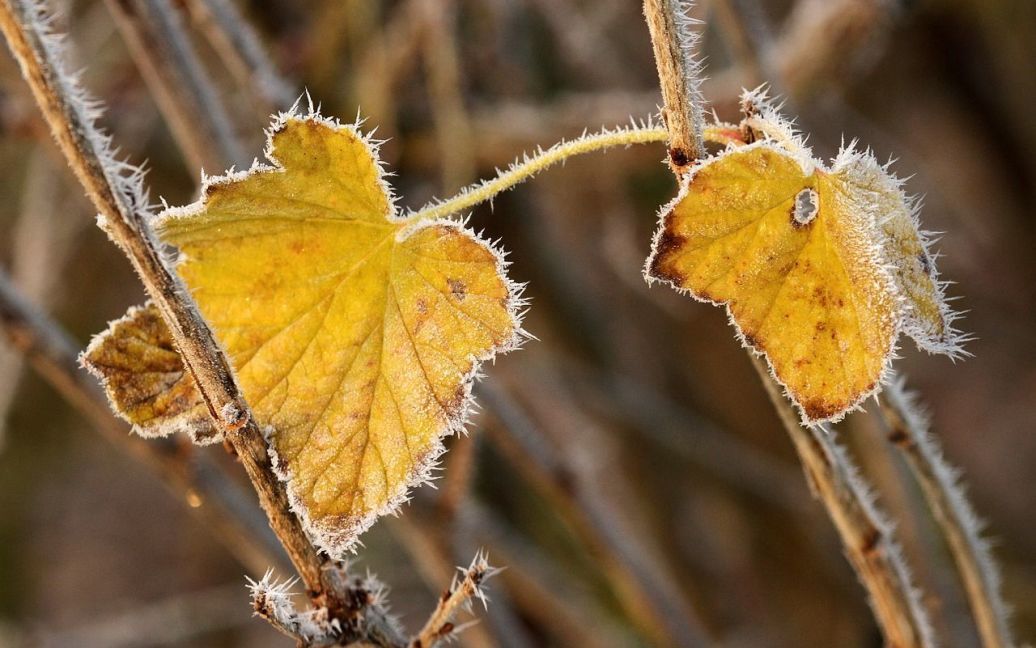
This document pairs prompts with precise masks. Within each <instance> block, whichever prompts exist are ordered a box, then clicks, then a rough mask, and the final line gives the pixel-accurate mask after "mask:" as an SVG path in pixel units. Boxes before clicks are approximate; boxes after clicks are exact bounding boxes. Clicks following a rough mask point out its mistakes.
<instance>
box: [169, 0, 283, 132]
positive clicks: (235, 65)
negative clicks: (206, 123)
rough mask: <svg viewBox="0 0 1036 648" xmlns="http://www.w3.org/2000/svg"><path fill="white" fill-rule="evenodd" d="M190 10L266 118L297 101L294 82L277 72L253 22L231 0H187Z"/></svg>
mask: <svg viewBox="0 0 1036 648" xmlns="http://www.w3.org/2000/svg"><path fill="white" fill-rule="evenodd" d="M185 4H186V5H187V11H188V12H189V13H190V16H191V19H192V20H193V21H194V22H195V24H197V25H198V26H199V27H200V28H201V31H202V32H203V33H204V34H205V37H206V38H207V39H208V41H209V42H210V43H211V44H212V47H213V48H214V49H215V50H216V52H218V53H219V56H220V58H222V59H223V63H224V65H226V67H227V69H228V70H229V71H230V73H231V74H232V75H234V77H235V78H236V79H237V82H238V84H239V85H240V86H242V87H244V88H246V89H248V91H249V93H250V94H251V95H252V97H253V98H254V99H255V100H256V111H257V112H258V113H259V117H260V118H261V119H263V121H264V122H265V120H266V119H267V118H268V117H269V115H270V113H272V112H276V111H278V110H284V109H285V108H287V107H288V106H290V105H291V102H292V101H294V100H295V97H296V93H295V90H294V88H293V86H292V84H291V83H289V82H288V81H287V80H286V79H284V77H282V76H281V75H280V73H279V72H278V71H277V68H276V66H275V65H274V63H273V61H272V60H271V59H270V57H269V55H268V54H267V52H266V50H265V49H264V48H263V44H262V42H260V40H259V36H258V35H257V34H256V32H255V30H254V29H252V25H251V23H249V22H248V20H247V19H246V18H245V17H244V16H242V15H241V12H240V11H238V8H237V5H235V4H234V2H232V1H231V0H187V2H186V3H185Z"/></svg>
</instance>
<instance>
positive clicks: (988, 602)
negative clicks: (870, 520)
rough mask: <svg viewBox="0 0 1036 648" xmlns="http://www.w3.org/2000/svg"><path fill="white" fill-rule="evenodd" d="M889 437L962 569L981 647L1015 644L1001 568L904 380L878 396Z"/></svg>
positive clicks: (956, 472)
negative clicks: (915, 481) (1003, 590)
mask: <svg viewBox="0 0 1036 648" xmlns="http://www.w3.org/2000/svg"><path fill="white" fill-rule="evenodd" d="M878 400H879V402H880V404H881V416H882V419H883V420H884V422H885V426H886V428H887V431H888V440H889V441H890V442H891V443H892V445H893V446H894V447H895V448H896V449H897V450H899V452H900V453H901V454H902V456H903V458H904V459H905V460H906V463H907V465H908V466H909V467H910V471H911V472H912V473H913V474H914V478H915V479H917V482H918V484H920V486H921V492H923V493H924V497H925V500H926V501H927V502H928V506H929V508H930V509H931V510H932V513H933V515H934V517H935V520H936V522H937V523H938V524H939V528H940V529H941V530H942V533H943V536H944V538H945V540H946V544H947V546H948V547H949V550H950V553H951V554H952V555H953V560H954V561H955V562H956V563H957V569H958V570H960V575H961V579H962V580H963V581H964V590H965V592H966V593H967V596H968V601H969V603H970V605H971V611H972V614H974V616H975V624H976V626H978V631H979V635H980V637H981V638H982V644H983V645H984V646H996V647H998V648H1009V647H1010V646H1014V645H1015V642H1014V638H1013V637H1012V634H1011V627H1010V625H1009V624H1008V617H1009V612H1008V607H1007V604H1006V603H1005V602H1004V600H1003V598H1002V597H1001V596H1000V570H999V568H998V567H997V564H996V560H995V559H994V558H993V554H992V551H991V550H990V546H989V542H988V541H986V540H985V539H983V538H982V522H981V521H980V520H979V518H978V516H977V515H976V514H975V510H974V509H973V508H972V506H971V503H970V502H969V501H968V499H967V496H966V494H965V492H964V487H963V486H962V485H961V483H960V471H959V470H957V469H956V468H954V467H953V466H951V465H949V464H948V463H947V462H946V458H945V457H944V456H943V452H942V449H941V448H940V447H939V443H938V441H937V440H936V438H935V437H934V436H933V435H932V434H931V433H930V432H929V430H928V421H927V419H926V416H925V415H924V413H923V412H921V410H920V409H919V407H918V405H917V403H916V402H915V398H914V396H913V394H910V393H909V392H907V391H906V390H905V389H904V381H902V380H894V381H893V382H892V384H890V385H889V386H888V387H886V388H885V391H884V393H882V395H881V396H880V397H879V399H878Z"/></svg>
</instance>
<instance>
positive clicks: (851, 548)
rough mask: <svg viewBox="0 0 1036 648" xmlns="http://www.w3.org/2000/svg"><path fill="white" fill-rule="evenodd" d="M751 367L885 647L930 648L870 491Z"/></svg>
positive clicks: (914, 595) (918, 605)
mask: <svg viewBox="0 0 1036 648" xmlns="http://www.w3.org/2000/svg"><path fill="white" fill-rule="evenodd" d="M752 364H753V366H754V367H755V369H756V371H757V372H758V373H759V377H760V378H761V379H762V381H763V385H764V387H765V388H766V393H767V394H768V395H769V397H770V401H771V402H772V403H773V406H774V408H775V409H776V410H777V414H778V416H779V417H780V419H781V423H783V424H784V428H785V430H787V432H788V435H789V436H790V437H791V440H792V443H793V444H794V445H795V450H796V452H798V455H799V458H800V459H801V460H802V466H803V469H804V470H805V472H806V476H807V478H808V480H809V483H810V486H811V487H812V489H813V493H814V495H816V497H817V498H818V499H820V501H821V502H823V504H824V506H825V508H826V509H827V512H828V515H829V516H830V517H831V521H832V522H834V525H835V528H836V529H837V530H838V534H839V536H840V537H841V538H842V544H843V546H844V547H845V552H846V554H847V556H848V558H849V562H850V563H852V565H853V568H854V569H855V570H856V575H857V577H858V578H859V579H860V582H861V583H862V584H863V586H864V587H865V588H866V589H867V592H868V594H869V595H870V603H871V609H872V610H873V611H874V617H875V619H876V620H877V622H878V625H879V626H880V627H881V631H882V634H884V636H885V641H886V642H887V644H888V645H890V646H895V647H902V648H908V647H913V646H932V645H934V638H933V636H932V628H931V624H930V623H929V621H928V614H927V612H926V610H925V608H924V606H923V603H922V601H921V596H920V592H918V591H917V589H915V588H914V587H913V585H912V584H911V579H910V573H909V569H908V568H907V565H906V562H905V560H904V558H903V555H902V551H901V549H900V548H899V546H898V545H897V544H896V542H895V539H894V538H893V526H892V524H891V523H890V522H889V521H888V520H886V519H885V516H884V515H883V514H882V513H881V512H880V511H879V510H878V509H877V507H876V506H875V504H874V496H873V494H872V493H871V492H870V488H869V487H868V486H867V485H866V483H865V482H864V481H863V479H862V478H861V477H860V475H859V472H858V470H857V469H856V467H855V466H854V465H853V464H852V460H851V459H850V458H849V456H848V455H847V454H846V452H845V450H844V449H842V448H841V447H839V446H838V445H837V444H836V443H835V441H834V439H833V437H832V433H831V432H829V431H828V430H827V429H825V428H821V427H802V426H801V425H799V417H798V415H797V414H796V413H795V411H794V410H793V409H792V407H791V404H790V403H789V402H788V400H787V399H786V398H785V397H784V395H783V394H782V393H781V390H780V387H778V385H777V383H776V381H774V379H773V378H772V377H771V376H770V373H769V370H768V369H767V368H766V365H765V364H763V361H762V359H760V358H758V357H754V356H753V358H752Z"/></svg>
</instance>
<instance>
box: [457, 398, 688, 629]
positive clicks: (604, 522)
mask: <svg viewBox="0 0 1036 648" xmlns="http://www.w3.org/2000/svg"><path fill="white" fill-rule="evenodd" d="M478 396H479V401H480V402H481V403H482V404H483V407H484V408H485V410H486V413H487V414H489V415H490V416H492V417H494V418H495V419H496V420H497V421H499V422H501V423H502V429H503V430H504V432H503V433H500V434H497V433H496V432H497V431H498V430H497V429H496V428H497V426H493V427H491V428H490V431H491V432H492V433H493V434H491V436H490V438H491V439H493V440H494V441H495V442H497V443H498V444H499V446H500V447H501V449H502V450H503V451H504V452H505V453H506V454H507V455H508V456H509V457H510V458H511V459H512V460H513V461H514V462H515V466H516V467H517V468H519V469H520V470H522V471H523V472H524V473H525V474H526V476H527V477H528V478H530V481H531V482H532V484H533V485H534V486H536V487H538V488H539V489H541V491H542V492H544V493H545V494H546V495H547V496H548V497H550V499H551V500H552V501H553V502H554V503H555V504H556V505H557V506H558V510H559V511H560V512H562V514H563V515H564V519H565V520H566V521H569V522H571V523H572V524H573V525H574V530H575V531H576V533H577V534H578V536H579V537H580V538H581V539H582V540H583V542H585V543H586V545H587V546H588V548H589V549H590V550H591V551H592V552H593V553H594V554H595V556H596V557H597V558H598V560H599V561H600V563H601V568H602V571H603V573H604V574H605V576H606V577H607V578H608V579H609V581H610V582H611V583H612V585H613V586H614V588H615V594H616V597H617V598H618V599H619V601H620V602H621V603H622V604H623V606H624V607H625V608H626V609H627V611H628V613H629V615H630V618H631V619H633V620H634V622H635V623H637V625H638V626H639V627H640V628H641V630H643V631H644V632H645V633H646V634H647V635H648V636H650V637H651V638H652V639H653V640H654V641H655V642H656V643H658V644H661V645H681V646H698V645H707V644H708V642H707V641H706V639H705V632H704V630H703V629H702V625H701V622H700V621H699V620H698V617H697V615H696V614H695V613H694V610H693V609H692V608H691V607H690V605H689V604H688V603H687V601H686V600H685V599H684V597H683V595H682V593H681V592H679V590H678V589H677V588H676V587H675V585H674V584H673V583H672V582H671V581H670V579H669V578H668V577H667V575H666V574H665V572H664V571H663V570H662V569H661V568H660V567H659V566H657V565H656V564H655V563H654V562H653V561H652V560H651V559H650V557H649V555H648V552H647V551H645V548H644V547H643V546H640V544H639V543H638V542H637V541H636V539H635V538H636V534H634V533H633V532H632V530H631V529H629V528H628V525H627V523H626V522H625V520H623V518H622V517H621V516H619V515H618V514H617V512H616V511H615V510H613V509H612V508H611V507H610V506H609V505H608V503H607V502H606V501H605V500H602V499H601V498H598V497H595V496H594V494H593V492H592V490H593V489H592V488H588V487H586V485H585V484H583V483H582V481H583V480H582V478H581V475H580V474H579V467H578V466H576V465H573V464H572V463H571V462H566V461H565V458H564V456H563V455H561V454H559V453H557V452H554V451H553V450H552V448H551V447H550V443H549V441H548V440H547V439H545V438H544V436H543V433H542V432H541V431H540V430H539V429H538V427H537V426H536V424H535V423H534V422H533V421H532V420H531V419H530V417H529V416H528V414H527V413H526V412H525V411H524V409H523V408H522V407H521V406H520V405H519V404H518V403H517V402H516V401H515V400H514V399H512V398H511V397H510V396H509V395H508V394H507V393H506V392H504V391H503V390H501V389H498V388H496V387H493V386H492V385H490V384H488V383H483V384H480V385H479V387H478Z"/></svg>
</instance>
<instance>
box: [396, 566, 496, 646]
mask: <svg viewBox="0 0 1036 648" xmlns="http://www.w3.org/2000/svg"><path fill="white" fill-rule="evenodd" d="M499 571H500V570H499V569H495V568H493V567H490V566H489V562H488V561H487V560H486V556H485V554H483V553H481V552H479V553H478V554H476V555H475V558H474V560H472V561H471V565H470V566H469V567H468V568H467V569H465V570H463V576H462V577H461V578H459V579H458V578H456V577H455V578H454V580H453V583H451V584H450V587H449V589H447V590H446V591H444V592H443V594H442V596H441V597H440V598H439V603H438V604H437V605H436V606H435V610H433V611H432V613H431V615H429V617H428V620H427V621H426V622H425V624H424V627H423V628H421V631H420V632H418V633H417V635H416V636H415V637H414V638H413V639H411V640H410V644H409V648H432V646H435V645H437V644H438V643H440V642H442V641H448V640H450V639H452V638H454V637H456V636H457V635H458V633H460V632H461V631H462V630H464V626H463V625H462V626H458V625H456V624H454V622H453V621H454V619H455V618H456V616H457V614H458V613H459V612H460V611H461V610H465V609H468V607H469V606H470V604H471V600H472V599H478V600H479V601H481V602H482V604H483V605H484V606H488V599H487V598H486V595H485V592H484V591H483V585H484V584H485V582H486V581H487V580H488V579H490V578H492V577H493V575H494V574H496V573H497V572H499Z"/></svg>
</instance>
